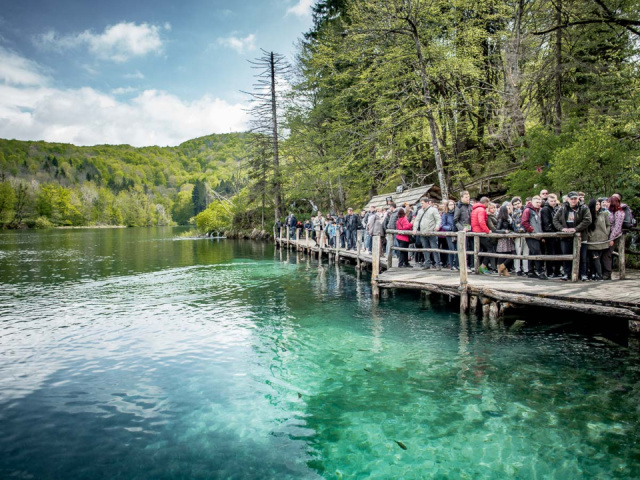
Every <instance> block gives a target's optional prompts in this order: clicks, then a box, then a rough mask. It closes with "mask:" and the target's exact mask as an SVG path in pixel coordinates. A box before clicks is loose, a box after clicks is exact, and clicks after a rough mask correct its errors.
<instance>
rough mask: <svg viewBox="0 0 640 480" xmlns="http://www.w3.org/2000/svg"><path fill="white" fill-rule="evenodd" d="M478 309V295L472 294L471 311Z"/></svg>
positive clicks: (474, 311)
mask: <svg viewBox="0 0 640 480" xmlns="http://www.w3.org/2000/svg"><path fill="white" fill-rule="evenodd" d="M477 311H478V297H477V296H476V295H471V301H470V302H469V312H470V313H476V312H477Z"/></svg>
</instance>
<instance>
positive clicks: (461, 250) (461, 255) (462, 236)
mask: <svg viewBox="0 0 640 480" xmlns="http://www.w3.org/2000/svg"><path fill="white" fill-rule="evenodd" d="M386 234H387V242H388V243H389V242H391V243H390V244H391V245H393V235H394V234H395V235H398V234H400V235H411V236H419V237H456V239H457V245H456V248H457V253H458V260H459V264H460V283H461V285H464V284H466V283H467V279H466V277H467V265H468V262H467V257H468V256H473V259H474V266H475V267H476V268H475V272H476V274H478V273H479V269H478V265H479V264H480V257H487V258H503V259H513V260H516V259H517V260H530V261H531V260H533V261H535V260H540V261H552V262H559V261H566V262H572V267H571V275H570V277H571V281H572V282H577V281H578V274H579V271H580V249H581V248H585V247H583V246H582V243H581V242H582V239H581V237H580V235H579V234H577V233H565V232H550V233H513V232H509V233H478V232H428V233H419V232H416V233H414V232H413V231H409V230H387V232H386ZM467 237H470V238H473V251H472V252H467V250H466V247H467ZM483 237H484V238H490V239H501V238H514V239H515V238H523V239H527V238H530V239H536V240H542V239H545V238H559V239H567V238H573V252H572V254H571V255H513V254H508V253H494V252H481V251H480V239H481V238H483ZM624 240H625V239H624V235H623V236H622V238H621V239H620V243H619V251H618V255H619V260H620V279H624V277H625V266H624V260H625V256H624ZM393 251H407V252H438V253H441V254H445V255H451V254H452V252H453V251H452V250H444V249H440V248H401V247H395V246H392V247H391V248H390V249H389V253H388V255H387V268H391V267H392V266H393V253H392V252H393ZM565 275H569V272H565Z"/></svg>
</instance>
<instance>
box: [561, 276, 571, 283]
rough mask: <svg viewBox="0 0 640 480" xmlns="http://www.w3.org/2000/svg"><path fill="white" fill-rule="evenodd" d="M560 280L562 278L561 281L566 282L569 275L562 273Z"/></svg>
mask: <svg viewBox="0 0 640 480" xmlns="http://www.w3.org/2000/svg"><path fill="white" fill-rule="evenodd" d="M560 280H562V281H563V282H568V281H569V277H568V276H567V275H563V276H561V277H560Z"/></svg>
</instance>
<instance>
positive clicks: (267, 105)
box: [245, 50, 290, 221]
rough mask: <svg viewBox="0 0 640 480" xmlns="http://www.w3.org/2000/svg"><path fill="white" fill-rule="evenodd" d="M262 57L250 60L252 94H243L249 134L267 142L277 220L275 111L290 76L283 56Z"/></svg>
mask: <svg viewBox="0 0 640 480" xmlns="http://www.w3.org/2000/svg"><path fill="white" fill-rule="evenodd" d="M262 53H263V55H262V57H259V58H257V59H255V60H254V61H250V62H249V63H250V64H251V65H252V68H254V69H256V70H258V73H257V74H256V75H255V77H256V79H257V81H256V83H255V84H254V86H253V87H254V91H253V92H251V93H248V92H245V93H247V94H248V95H250V97H251V102H252V105H251V109H250V113H251V116H252V131H253V132H254V133H259V134H262V135H265V136H267V137H268V138H269V139H270V140H271V147H272V160H273V173H272V175H271V178H272V191H273V202H274V207H275V209H274V210H275V211H274V215H275V218H276V221H277V220H278V219H279V218H280V215H281V208H282V179H281V177H280V137H279V135H280V133H279V125H280V119H279V117H278V115H279V113H278V110H279V108H280V107H281V103H282V101H283V97H282V93H283V89H284V85H286V79H285V77H286V76H287V75H288V74H289V73H290V65H289V64H288V62H287V61H286V59H285V58H284V56H282V55H280V54H277V53H274V52H267V51H266V50H262Z"/></svg>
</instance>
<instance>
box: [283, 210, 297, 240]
mask: <svg viewBox="0 0 640 480" xmlns="http://www.w3.org/2000/svg"><path fill="white" fill-rule="evenodd" d="M286 225H287V227H289V238H290V239H291V240H293V239H295V238H296V230H297V228H298V219H297V218H296V217H295V215H294V214H293V212H289V217H288V218H287V222H286Z"/></svg>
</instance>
